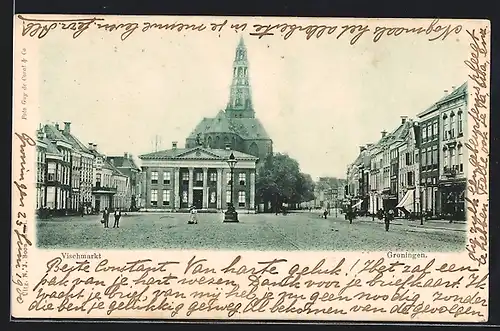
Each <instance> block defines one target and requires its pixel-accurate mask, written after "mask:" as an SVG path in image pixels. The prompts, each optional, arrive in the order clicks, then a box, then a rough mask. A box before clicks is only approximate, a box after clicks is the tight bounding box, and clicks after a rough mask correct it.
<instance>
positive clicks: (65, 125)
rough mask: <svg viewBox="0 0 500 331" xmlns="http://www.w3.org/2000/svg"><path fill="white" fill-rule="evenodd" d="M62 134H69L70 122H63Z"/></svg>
mask: <svg viewBox="0 0 500 331" xmlns="http://www.w3.org/2000/svg"><path fill="white" fill-rule="evenodd" d="M64 133H66V134H70V133H71V122H64Z"/></svg>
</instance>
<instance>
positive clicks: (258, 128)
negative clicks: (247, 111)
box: [188, 110, 271, 139]
mask: <svg viewBox="0 0 500 331" xmlns="http://www.w3.org/2000/svg"><path fill="white" fill-rule="evenodd" d="M200 133H201V134H203V133H235V134H237V135H239V136H240V137H242V138H243V139H271V138H270V137H269V135H268V133H267V132H266V130H265V129H264V126H263V125H262V123H261V122H260V121H259V119H257V118H230V117H228V116H227V113H226V112H225V111H223V110H221V111H219V113H217V116H215V117H213V118H206V117H205V118H203V119H202V120H201V122H200V123H198V125H197V126H196V127H195V129H194V130H193V131H192V132H191V134H190V135H189V137H188V139H195V138H196V136H197V135H198V134H200Z"/></svg>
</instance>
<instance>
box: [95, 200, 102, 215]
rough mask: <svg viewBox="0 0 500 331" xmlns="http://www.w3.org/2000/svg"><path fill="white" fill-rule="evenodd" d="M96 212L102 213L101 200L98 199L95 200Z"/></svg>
mask: <svg viewBox="0 0 500 331" xmlns="http://www.w3.org/2000/svg"><path fill="white" fill-rule="evenodd" d="M95 211H96V212H100V211H101V200H100V199H96V200H95Z"/></svg>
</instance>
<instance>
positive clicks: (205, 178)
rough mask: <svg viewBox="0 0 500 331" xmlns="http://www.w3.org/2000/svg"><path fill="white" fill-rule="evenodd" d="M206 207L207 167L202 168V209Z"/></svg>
mask: <svg viewBox="0 0 500 331" xmlns="http://www.w3.org/2000/svg"><path fill="white" fill-rule="evenodd" d="M207 208H208V168H203V209H207Z"/></svg>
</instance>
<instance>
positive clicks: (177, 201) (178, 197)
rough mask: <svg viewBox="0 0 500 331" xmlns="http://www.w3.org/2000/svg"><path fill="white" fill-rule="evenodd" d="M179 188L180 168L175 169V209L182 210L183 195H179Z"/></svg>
mask: <svg viewBox="0 0 500 331" xmlns="http://www.w3.org/2000/svg"><path fill="white" fill-rule="evenodd" d="M179 187H180V173H179V168H178V167H175V168H174V208H175V209H179V208H181V195H180V193H179Z"/></svg>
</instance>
